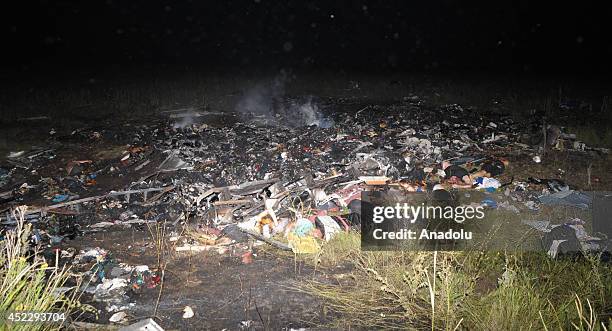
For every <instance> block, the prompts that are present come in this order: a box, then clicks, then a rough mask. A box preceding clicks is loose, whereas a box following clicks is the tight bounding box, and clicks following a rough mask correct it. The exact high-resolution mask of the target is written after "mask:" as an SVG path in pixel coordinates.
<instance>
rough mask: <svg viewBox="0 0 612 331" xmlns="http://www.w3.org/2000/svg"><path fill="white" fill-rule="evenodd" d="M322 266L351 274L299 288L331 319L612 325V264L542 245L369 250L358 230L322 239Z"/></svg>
mask: <svg viewBox="0 0 612 331" xmlns="http://www.w3.org/2000/svg"><path fill="white" fill-rule="evenodd" d="M318 258H319V260H318V262H319V264H320V267H321V268H325V267H330V266H334V265H337V264H339V263H350V264H351V265H352V266H353V269H352V272H351V273H350V276H349V277H343V278H342V279H341V280H337V281H333V282H321V281H310V282H306V283H303V284H302V285H300V287H299V289H300V290H301V291H305V292H307V293H310V294H313V295H316V296H318V297H320V298H321V299H323V302H324V307H325V308H324V311H326V312H328V314H331V316H334V318H333V319H330V320H332V321H333V322H330V324H329V325H325V326H326V327H335V328H341V329H345V328H349V327H357V328H366V329H372V328H385V329H431V330H456V329H460V330H461V329H469V330H609V329H610V325H612V320H611V319H610V316H611V315H610V313H611V312H612V267H611V266H610V265H609V264H604V263H601V262H599V260H598V259H597V258H596V257H593V258H586V259H580V260H563V259H562V260H551V259H550V258H548V257H547V256H546V255H545V254H542V253H516V254H504V253H481V252H407V251H392V252H367V251H361V249H360V247H359V237H358V234H356V233H351V234H346V235H341V236H338V237H337V238H335V239H334V240H332V241H330V242H329V243H328V244H327V245H325V246H324V247H323V251H322V252H321V253H320V254H319V256H318Z"/></svg>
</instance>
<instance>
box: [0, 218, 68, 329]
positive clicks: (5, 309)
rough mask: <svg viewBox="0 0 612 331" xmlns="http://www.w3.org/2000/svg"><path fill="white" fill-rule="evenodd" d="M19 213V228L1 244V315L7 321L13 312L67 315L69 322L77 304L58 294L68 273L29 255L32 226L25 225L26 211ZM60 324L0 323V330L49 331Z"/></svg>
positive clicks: (7, 233) (7, 234)
mask: <svg viewBox="0 0 612 331" xmlns="http://www.w3.org/2000/svg"><path fill="white" fill-rule="evenodd" d="M22 208H24V207H20V209H18V210H17V217H18V219H19V222H18V224H17V227H16V229H14V230H9V231H7V232H5V233H4V237H5V238H4V240H3V241H2V242H0V264H1V265H2V268H0V314H2V319H5V318H7V317H8V316H7V314H9V313H10V312H19V311H31V312H56V313H64V314H65V317H66V319H68V318H69V315H70V313H71V311H72V310H73V309H75V307H76V306H77V305H78V304H77V302H76V299H75V297H74V296H73V295H65V294H63V293H62V294H60V293H57V290H58V289H59V288H60V287H62V286H64V285H65V283H66V281H67V280H68V278H69V276H70V275H69V270H68V269H66V268H62V269H56V268H54V267H53V268H50V267H48V265H47V263H46V262H45V261H44V260H42V259H41V258H40V257H39V256H38V255H36V254H34V255H33V256H32V255H30V253H29V252H28V240H29V236H30V233H31V232H30V230H31V226H30V224H24V223H25V222H24V220H23V212H24V211H25V210H24V209H22ZM60 327H61V324H57V323H56V324H50V323H10V322H7V321H6V320H4V321H0V330H49V329H59V328H60Z"/></svg>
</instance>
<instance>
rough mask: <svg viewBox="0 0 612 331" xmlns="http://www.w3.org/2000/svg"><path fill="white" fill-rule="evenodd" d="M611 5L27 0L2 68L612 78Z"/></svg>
mask: <svg viewBox="0 0 612 331" xmlns="http://www.w3.org/2000/svg"><path fill="white" fill-rule="evenodd" d="M603 7H605V6H601V5H596V4H594V3H586V4H579V5H576V4H574V5H567V4H558V3H555V4H549V3H540V2H538V3H533V2H532V1H515V2H511V3H510V2H505V3H501V2H494V3H485V2H478V3H463V2H459V1H439V2H436V3H427V4H425V3H408V2H405V1H359V2H348V1H347V2H345V1H342V2H334V3H326V2H310V1H309V2H302V1H288V2H283V3H278V2H272V1H267V0H254V1H240V2H222V3H206V4H204V3H196V2H191V1H186V2H180V3H173V2H164V1H159V2H149V1H130V2H129V3H119V2H115V1H111V0H107V1H94V2H79V1H63V2H53V1H25V2H20V3H19V4H17V5H16V7H15V8H12V9H11V10H7V11H5V15H7V17H6V18H5V19H3V20H2V35H3V39H4V40H5V43H4V45H5V47H4V49H5V51H4V55H3V56H2V57H3V58H4V60H3V61H2V64H3V65H2V67H3V71H5V72H7V71H8V72H14V71H17V72H26V73H27V72H38V71H41V70H42V71H46V70H51V71H52V70H54V68H55V69H58V68H61V69H62V70H71V69H75V70H77V69H82V68H91V69H93V68H105V67H109V66H117V67H120V68H134V67H143V66H155V67H158V66H168V67H193V68H199V69H201V70H217V69H219V68H224V69H231V70H244V69H249V70H258V69H260V68H270V67H274V68H280V67H283V68H295V69H296V70H301V69H305V70H332V71H333V70H343V71H365V72H373V71H420V72H457V71H459V72H463V71H468V72H477V73H488V72H491V73H493V72H495V73H522V74H538V73H549V74H550V73H552V74H606V73H609V72H610V69H611V68H612V65H611V64H610V61H609V60H608V59H609V58H610V56H611V55H612V36H610V34H609V33H608V30H609V29H607V27H606V24H607V22H608V20H607V19H608V17H607V14H608V10H607V8H603ZM224 69H220V70H224Z"/></svg>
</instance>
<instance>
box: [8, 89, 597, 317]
mask: <svg viewBox="0 0 612 331" xmlns="http://www.w3.org/2000/svg"><path fill="white" fill-rule="evenodd" d="M285 102H286V103H287V105H286V106H283V107H277V108H275V109H276V110H277V111H274V112H272V113H266V114H261V113H260V112H257V111H256V110H257V109H253V110H254V111H253V112H249V109H248V108H247V109H246V111H242V112H236V113H231V112H215V111H210V110H208V109H206V108H201V109H200V108H180V109H170V110H167V111H165V112H161V113H159V114H157V115H154V116H150V117H148V118H141V119H140V120H138V121H130V122H120V121H113V120H111V121H108V122H106V123H97V124H96V125H92V126H90V127H83V128H79V129H77V130H74V131H71V132H57V131H56V130H55V129H53V128H52V127H49V128H48V130H49V135H48V137H47V139H46V140H45V141H44V142H43V144H42V145H41V146H39V147H38V148H35V149H32V150H24V151H13V152H11V153H10V154H9V155H7V157H6V158H5V161H4V162H3V165H2V168H0V181H1V183H2V187H1V188H0V190H1V191H2V192H0V197H1V199H2V200H1V201H2V205H1V207H2V211H3V212H2V215H1V222H2V224H3V226H4V227H6V228H10V227H12V226H13V225H14V224H16V222H17V220H16V219H15V218H14V217H13V216H12V214H11V213H10V210H11V208H14V207H15V206H18V205H27V206H28V211H27V214H26V216H25V218H26V220H27V222H29V223H31V224H33V225H34V234H33V237H32V241H33V245H37V246H39V247H40V248H41V249H42V250H43V251H44V253H45V254H46V255H45V256H46V257H47V259H48V260H49V261H50V263H58V264H61V265H64V264H66V265H71V266H72V270H73V271H74V272H77V273H79V274H80V275H81V277H83V280H84V282H83V283H82V284H80V288H79V289H78V290H81V291H82V292H83V294H82V301H83V302H87V303H89V304H91V305H92V306H93V307H94V311H95V312H96V313H93V312H92V311H88V312H87V313H86V314H85V316H84V320H86V321H87V322H90V323H97V324H108V323H111V324H117V325H130V324H132V323H136V322H139V323H141V324H142V323H144V324H146V323H153V324H155V323H156V322H155V321H152V320H151V321H149V320H146V318H148V317H150V316H153V315H156V316H157V317H159V318H160V319H159V320H157V322H159V324H160V325H162V326H163V324H164V320H166V321H173V322H172V323H168V324H170V325H175V326H177V325H178V326H179V327H181V326H185V327H186V326H188V325H191V324H190V323H196V322H194V321H199V323H206V324H204V325H206V326H208V327H224V326H227V327H231V328H236V327H243V328H249V327H251V326H254V325H255V324H257V325H259V324H258V323H263V324H264V325H275V326H279V327H280V326H286V325H292V326H295V327H300V326H308V323H305V322H304V321H303V316H311V315H315V314H316V313H317V308H316V307H317V305H318V301H317V300H318V299H316V298H312V297H307V296H304V295H303V294H300V295H299V296H296V295H295V294H294V293H291V292H288V291H286V289H285V288H287V287H290V286H291V285H290V284H291V281H292V280H293V279H295V277H296V275H297V277H303V276H305V275H309V276H310V277H319V278H325V275H316V276H312V275H311V273H312V271H313V270H311V269H312V267H311V266H309V265H299V266H296V265H294V264H293V262H292V261H291V260H288V259H286V258H284V257H283V256H282V255H280V256H276V255H274V254H273V253H271V250H272V251H277V250H278V251H288V252H292V253H294V254H316V253H318V252H319V251H320V250H321V249H322V247H323V246H324V245H325V244H326V242H328V241H330V240H332V239H333V238H334V236H336V235H337V234H339V233H342V232H349V231H359V230H360V225H361V223H360V222H361V221H360V206H359V204H360V199H361V192H363V191H366V190H398V191H402V192H406V193H409V192H426V193H432V194H438V195H440V194H442V195H444V194H446V193H448V194H460V195H461V194H463V195H465V196H468V195H470V197H471V198H477V201H476V203H477V204H479V205H482V206H485V207H487V208H490V209H500V210H504V211H508V212H512V213H516V214H519V213H521V215H523V214H522V213H523V212H525V213H527V212H530V211H534V210H540V209H541V208H545V207H546V206H549V205H550V206H559V205H562V206H565V207H577V208H583V207H584V206H588V205H589V204H590V203H591V200H592V198H591V197H590V196H589V195H587V194H585V193H583V191H592V190H595V189H596V188H598V187H599V188H600V189H603V188H605V181H606V179H607V177H608V176H609V174H607V173H589V174H588V178H587V179H588V180H587V181H584V182H580V184H578V185H577V184H576V183H578V182H579V180H578V179H576V177H572V176H566V174H565V173H564V172H571V170H569V169H561V168H558V169H557V170H558V171H559V172H561V175H563V176H559V173H555V174H553V175H552V176H551V174H550V168H545V167H544V164H546V165H551V164H552V163H553V162H552V161H551V160H553V159H554V158H556V157H558V156H555V155H558V154H559V153H563V155H566V156H567V157H568V158H569V157H574V158H578V159H581V160H590V161H589V162H591V163H596V162H606V160H607V158H608V154H607V153H608V151H607V150H606V149H604V148H598V147H597V146H588V145H586V144H584V143H581V142H580V141H577V140H576V138H575V136H573V135H571V134H569V133H566V132H564V131H563V129H562V128H559V127H556V126H551V125H544V126H538V125H540V122H539V121H535V123H536V130H532V129H531V128H530V127H529V125H526V124H525V123H521V122H518V121H515V120H513V119H512V118H510V117H509V116H502V115H499V114H494V113H482V112H479V111H475V110H473V109H470V108H469V107H463V106H460V105H445V106H441V107H433V106H431V105H428V104H426V103H425V102H424V101H423V100H422V99H421V98H419V97H418V96H410V97H406V98H404V99H403V100H402V101H401V102H398V103H395V104H392V105H386V106H381V105H376V104H350V103H348V104H347V103H344V104H343V102H344V101H343V100H328V101H319V102H316V103H315V101H313V100H300V99H289V100H286V101H285ZM339 104H340V105H341V106H342V107H339V106H338V105H339ZM338 108H342V109H343V110H342V111H339V110H338ZM296 112H298V113H296ZM527 166H529V167H534V168H537V167H539V169H540V173H537V172H532V171H527V170H526V168H525V167H527ZM568 175H569V174H568ZM572 175H573V174H572ZM543 176H547V177H543ZM558 177H568V178H569V179H570V180H571V181H572V182H565V181H563V180H561V179H560V178H558ZM588 185H590V187H588ZM457 192H458V193H457ZM469 192H474V193H469ZM514 221H515V223H516V225H517V226H518V225H523V226H525V227H526V228H534V229H537V230H538V231H541V232H542V236H544V237H545V238H544V240H545V241H546V242H547V243H548V247H549V254H550V256H551V257H556V256H557V255H558V253H559V252H561V253H563V252H564V251H568V250H571V248H572V247H574V246H575V245H581V246H580V248H581V249H584V250H585V251H587V250H592V251H597V250H600V249H601V248H602V247H605V246H606V245H607V244H606V242H605V240H603V238H598V237H595V236H591V235H589V233H587V232H586V230H585V227H584V222H583V221H582V220H580V219H576V218H568V219H567V220H565V221H560V222H559V223H558V224H550V222H548V223H546V222H541V221H538V220H534V219H523V220H521V219H516V220H514ZM556 233H558V234H559V237H555V236H553V235H554V234H556ZM571 234H573V236H572V235H571ZM564 242H565V243H564ZM572 245H574V246H572ZM53 261H55V262H53ZM66 290H67V291H68V290H74V289H66ZM185 293H192V294H194V295H186V294H185ZM287 300H289V301H288V302H287ZM245 302H246V304H245ZM270 318H274V320H273V321H267V322H265V320H266V319H270ZM203 321H205V322H203ZM266 323H270V324H266ZM313 323H314V322H313ZM153 324H151V325H153ZM157 327H159V326H157Z"/></svg>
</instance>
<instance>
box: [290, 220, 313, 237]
mask: <svg viewBox="0 0 612 331" xmlns="http://www.w3.org/2000/svg"><path fill="white" fill-rule="evenodd" d="M313 229H314V224H312V222H311V221H309V220H307V219H305V218H301V219H300V220H298V222H297V224H296V225H295V228H294V229H293V232H294V233H295V234H296V235H297V236H298V237H305V236H306V235H308V234H309V233H310V231H312V230H313Z"/></svg>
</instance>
